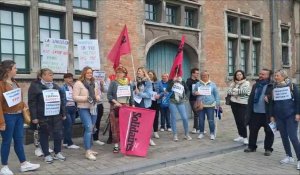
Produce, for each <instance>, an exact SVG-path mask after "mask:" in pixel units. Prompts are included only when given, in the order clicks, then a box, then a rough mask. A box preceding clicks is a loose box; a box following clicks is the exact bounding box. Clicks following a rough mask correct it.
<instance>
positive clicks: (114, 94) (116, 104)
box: [107, 66, 134, 153]
mask: <svg viewBox="0 0 300 175" xmlns="http://www.w3.org/2000/svg"><path fill="white" fill-rule="evenodd" d="M115 71H116V79H115V80H113V81H112V82H111V83H110V85H109V88H108V92H107V99H108V101H109V103H110V113H109V117H110V124H111V130H112V143H114V149H113V152H114V153H118V152H119V150H120V149H119V142H120V128H119V109H120V107H121V106H123V105H132V106H134V100H133V90H132V87H131V86H130V82H129V81H128V78H126V76H127V69H126V68H125V67H123V66H119V67H118V68H116V70H115Z"/></svg>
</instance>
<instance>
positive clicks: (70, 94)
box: [66, 91, 74, 101]
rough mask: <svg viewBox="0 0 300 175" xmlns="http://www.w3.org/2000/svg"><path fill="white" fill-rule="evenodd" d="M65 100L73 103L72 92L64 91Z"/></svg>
mask: <svg viewBox="0 0 300 175" xmlns="http://www.w3.org/2000/svg"><path fill="white" fill-rule="evenodd" d="M66 99H67V101H74V100H73V92H71V91H66Z"/></svg>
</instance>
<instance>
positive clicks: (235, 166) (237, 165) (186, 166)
mask: <svg viewBox="0 0 300 175" xmlns="http://www.w3.org/2000/svg"><path fill="white" fill-rule="evenodd" d="M259 148H262V145H260V146H259ZM274 148H275V149H274V150H275V151H274V152H273V153H272V155H271V156H270V157H267V156H264V155H263V150H262V149H258V152H255V153H244V152H243V150H238V151H233V152H230V153H225V154H219V155H216V156H212V157H208V158H202V159H198V160H195V161H191V162H188V163H183V164H179V165H176V166H170V167H166V168H161V169H157V170H154V171H149V172H145V173H141V174H272V175H274V174H280V175H283V174H295V175H296V174H300V171H298V170H296V162H295V163H294V164H288V165H281V164H280V163H279V160H281V159H282V158H283V155H284V152H283V147H282V143H281V140H280V139H277V140H276V142H275V144H274Z"/></svg>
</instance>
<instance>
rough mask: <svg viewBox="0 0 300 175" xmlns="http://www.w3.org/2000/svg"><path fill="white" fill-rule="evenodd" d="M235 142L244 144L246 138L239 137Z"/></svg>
mask: <svg viewBox="0 0 300 175" xmlns="http://www.w3.org/2000/svg"><path fill="white" fill-rule="evenodd" d="M233 141H235V142H243V141H244V138H243V137H241V136H239V137H237V138H235V139H233Z"/></svg>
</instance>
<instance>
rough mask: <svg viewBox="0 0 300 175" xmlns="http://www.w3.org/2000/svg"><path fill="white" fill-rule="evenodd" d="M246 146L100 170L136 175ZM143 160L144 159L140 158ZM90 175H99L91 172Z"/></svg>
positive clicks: (230, 145) (196, 151)
mask: <svg viewBox="0 0 300 175" xmlns="http://www.w3.org/2000/svg"><path fill="white" fill-rule="evenodd" d="M260 143H263V141H258V142H257V144H260ZM245 147H246V145H238V144H235V143H232V144H229V145H226V146H225V147H223V148H214V149H211V150H210V151H203V150H197V149H193V150H190V151H188V152H182V153H178V154H176V155H174V156H171V157H166V158H164V159H161V160H147V161H146V162H145V161H141V162H140V163H135V164H133V165H128V164H127V165H123V166H118V167H116V168H115V169H113V170H112V169H111V168H107V169H103V170H101V174H138V173H143V172H146V171H151V170H154V169H159V168H165V167H169V166H174V165H177V164H181V163H186V162H190V161H193V160H196V159H201V158H207V157H211V156H214V155H218V154H224V153H229V152H232V151H237V150H242V149H244V148H245ZM141 159H144V158H141ZM91 174H99V171H98V172H97V173H94V172H92V173H91Z"/></svg>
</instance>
